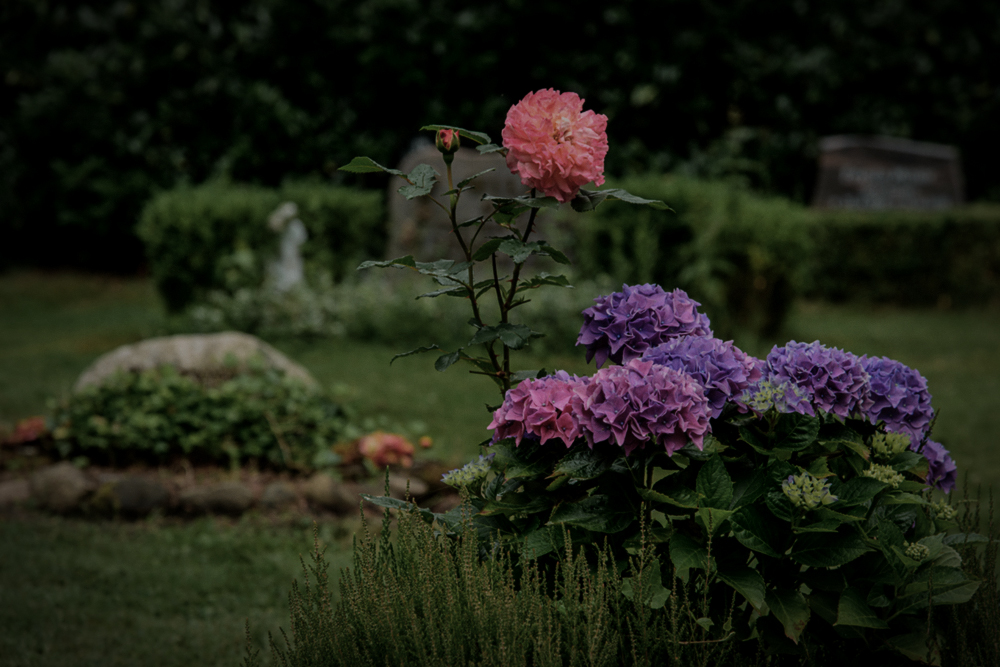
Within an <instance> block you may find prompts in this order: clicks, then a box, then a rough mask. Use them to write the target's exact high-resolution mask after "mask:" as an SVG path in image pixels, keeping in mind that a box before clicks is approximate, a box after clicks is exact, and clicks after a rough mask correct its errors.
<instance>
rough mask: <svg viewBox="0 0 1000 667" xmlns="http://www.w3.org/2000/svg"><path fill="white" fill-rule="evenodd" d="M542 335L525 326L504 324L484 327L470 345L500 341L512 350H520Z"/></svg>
mask: <svg viewBox="0 0 1000 667" xmlns="http://www.w3.org/2000/svg"><path fill="white" fill-rule="evenodd" d="M539 335H540V334H538V332H536V331H532V330H531V329H529V328H528V327H526V326H524V325H523V324H510V323H509V322H504V323H502V324H498V325H496V326H492V327H483V328H482V329H480V330H479V331H477V332H476V335H475V336H473V337H472V339H471V340H470V341H469V343H468V345H469V346H472V345H481V344H483V343H489V342H490V341H493V340H496V339H498V338H499V339H500V341H501V342H502V343H503V344H504V345H506V346H507V347H509V348H510V349H512V350H520V349H521V348H522V347H524V346H525V345H526V344H527V343H528V341H529V340H531V339H532V338H537V337H538V336H539Z"/></svg>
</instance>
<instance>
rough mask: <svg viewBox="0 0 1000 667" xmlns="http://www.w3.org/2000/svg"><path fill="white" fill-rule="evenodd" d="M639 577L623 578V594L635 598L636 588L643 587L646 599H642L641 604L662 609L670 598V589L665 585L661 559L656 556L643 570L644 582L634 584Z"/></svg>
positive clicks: (627, 597)
mask: <svg viewBox="0 0 1000 667" xmlns="http://www.w3.org/2000/svg"><path fill="white" fill-rule="evenodd" d="M637 578H638V575H636V576H633V577H625V578H623V579H622V595H624V596H625V597H626V599H629V600H633V599H634V598H635V593H636V591H635V588H637V587H638V588H641V589H643V591H644V593H645V595H644V596H643V597H644V598H645V599H643V600H640V601H639V603H640V604H643V603H645V604H648V605H649V607H650V608H651V609H660V608H662V607H663V605H664V604H666V602H667V600H668V599H669V598H670V590H669V589H667V588H664V586H663V574H662V572H661V570H660V559H659V558H654V559H653V560H652V561H650V562H649V563H647V564H646V567H645V568H643V570H642V582H641V584H639V585H638V586H634V585H633V582H634V581H635V580H636V579H637Z"/></svg>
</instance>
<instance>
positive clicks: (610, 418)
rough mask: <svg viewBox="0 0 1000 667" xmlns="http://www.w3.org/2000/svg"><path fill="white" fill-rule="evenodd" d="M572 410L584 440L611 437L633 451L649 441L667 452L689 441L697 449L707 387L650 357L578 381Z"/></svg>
mask: <svg viewBox="0 0 1000 667" xmlns="http://www.w3.org/2000/svg"><path fill="white" fill-rule="evenodd" d="M576 394H577V398H576V399H575V400H574V411H575V412H576V413H577V418H578V420H579V422H580V428H581V430H582V431H583V433H584V435H585V436H586V438H587V441H588V442H589V443H590V444H591V446H593V445H594V443H597V442H604V441H610V442H614V443H615V444H617V445H618V446H619V447H621V448H623V449H624V450H625V453H626V454H631V453H632V451H633V450H635V449H637V448H642V447H644V446H645V445H646V444H647V443H655V444H658V445H662V446H663V447H664V448H665V449H666V450H667V453H668V454H673V453H674V452H675V451H677V450H678V449H680V448H681V447H683V446H684V445H685V444H687V442H688V440H691V441H692V442H694V443H695V445H696V446H697V447H698V448H699V449H700V448H701V447H702V446H703V440H704V436H705V433H707V432H708V420H709V416H710V414H711V412H710V409H709V406H708V399H707V398H706V397H705V388H704V387H703V386H702V385H701V384H699V383H698V381H697V380H695V379H694V378H692V377H691V376H690V375H688V374H687V373H683V372H681V371H678V370H674V369H673V368H670V367H668V366H658V365H656V364H654V363H652V362H651V361H642V360H640V359H632V360H630V361H627V362H625V365H624V366H611V367H609V368H605V369H602V370H599V371H597V373H596V374H595V375H594V376H593V377H591V378H590V381H589V382H586V383H583V384H580V385H577V387H576Z"/></svg>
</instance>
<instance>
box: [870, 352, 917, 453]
mask: <svg viewBox="0 0 1000 667" xmlns="http://www.w3.org/2000/svg"><path fill="white" fill-rule="evenodd" d="M861 363H862V366H864V369H865V371H867V372H868V376H869V380H868V391H869V395H870V396H871V398H872V400H873V401H874V403H873V404H872V406H871V408H869V409H868V410H867V411H866V413H865V414H866V416H867V417H869V418H870V419H871V420H872V422H878V421H884V422H885V427H886V429H888V430H889V431H892V432H894V433H904V434H906V435H908V436H910V447H911V449H917V447H919V446H920V442H921V441H922V440H923V439H924V436H925V435H926V434H927V430H928V429H929V428H930V424H931V420H932V419H933V418H934V408H932V407H931V395H930V392H928V391H927V380H926V379H924V376H923V375H921V374H920V373H918V372H917V371H915V370H913V369H912V368H910V367H909V366H905V365H903V364H901V363H900V362H898V361H895V360H893V359H890V358H888V357H871V358H869V357H861Z"/></svg>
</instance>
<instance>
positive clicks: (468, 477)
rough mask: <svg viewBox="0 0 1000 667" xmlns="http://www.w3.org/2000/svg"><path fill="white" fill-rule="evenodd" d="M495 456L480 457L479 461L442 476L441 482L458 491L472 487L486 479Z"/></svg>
mask: <svg viewBox="0 0 1000 667" xmlns="http://www.w3.org/2000/svg"><path fill="white" fill-rule="evenodd" d="M494 456H495V454H487V455H486V456H483V455H480V456H479V458H478V459H477V460H475V461H470V462H468V463H466V464H465V465H464V466H462V467H461V468H456V469H455V470H452V471H450V472H446V473H445V474H443V475H441V481H442V482H444V483H445V484H447V485H449V486H454V487H455V488H457V489H459V488H462V487H464V486H472V485H473V484H475V483H476V482H479V481H481V480H483V479H485V478H486V475H487V473H489V471H490V461H492V460H493V457H494Z"/></svg>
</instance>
